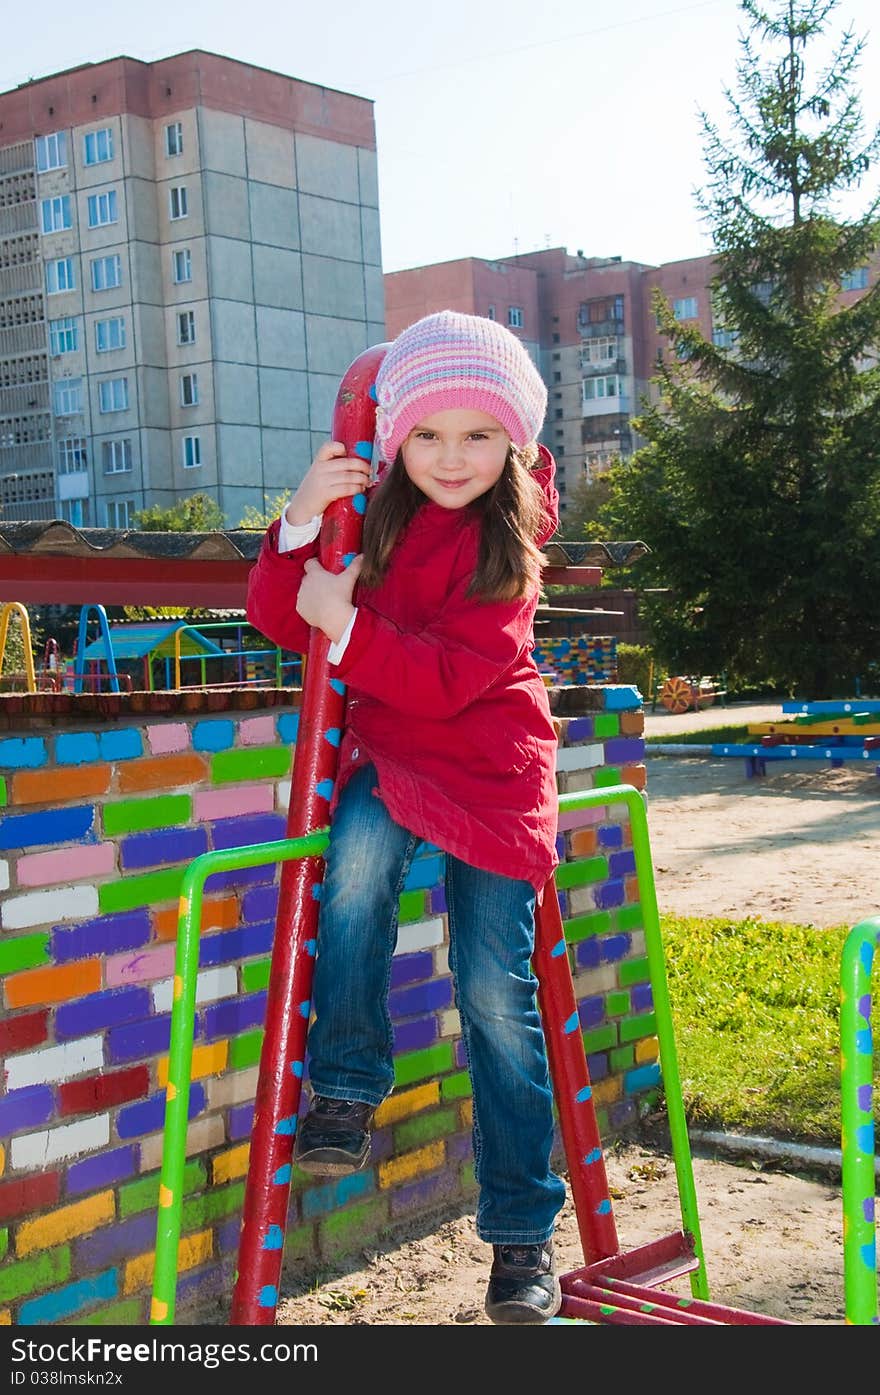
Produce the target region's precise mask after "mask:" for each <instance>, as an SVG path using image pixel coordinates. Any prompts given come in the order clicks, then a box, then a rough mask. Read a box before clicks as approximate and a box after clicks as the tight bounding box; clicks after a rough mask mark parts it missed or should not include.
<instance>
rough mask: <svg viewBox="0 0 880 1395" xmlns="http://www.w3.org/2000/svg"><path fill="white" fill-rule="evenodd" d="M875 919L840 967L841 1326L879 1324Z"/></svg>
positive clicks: (878, 931)
mask: <svg viewBox="0 0 880 1395" xmlns="http://www.w3.org/2000/svg"><path fill="white" fill-rule="evenodd" d="M878 944H880V916H875V917H873V918H872V919H870V920H862V921H860V922H859V923H858V925H854V926H853V928H852V930H850V932H849V934H848V935H847V937H846V940H845V942H844V946H843V953H842V955H841V964H840V1091H841V1158H842V1187H843V1278H844V1294H845V1301H846V1321H847V1322H848V1323H855V1324H875V1323H880V1310H878V1301H877V1218H876V1189H877V1183H876V1161H875V1138H874V1112H873V1084H874V1080H873V1076H874V1043H873V1036H872V1032H871V970H872V968H873V964H874V950H875V947H876V946H877V945H878Z"/></svg>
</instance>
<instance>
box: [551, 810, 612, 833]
mask: <svg viewBox="0 0 880 1395" xmlns="http://www.w3.org/2000/svg"><path fill="white" fill-rule="evenodd" d="M607 817H608V810H607V809H606V808H605V806H604V805H603V806H602V807H601V808H598V809H573V810H572V811H571V813H569V814H560V815H559V822H558V823H557V825H556V826H557V828H558V830H559V832H560V833H564V832H565V831H566V829H569V828H586V827H587V825H588V824H591V823H602V821H603V820H604V819H606V818H607Z"/></svg>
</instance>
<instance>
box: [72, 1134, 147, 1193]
mask: <svg viewBox="0 0 880 1395" xmlns="http://www.w3.org/2000/svg"><path fill="white" fill-rule="evenodd" d="M139 1164H140V1149H139V1148H138V1146H137V1144H127V1145H126V1146H125V1147H124V1148H112V1149H111V1150H110V1152H109V1153H96V1154H95V1156H94V1157H92V1158H84V1159H83V1160H82V1162H78V1163H72V1164H71V1166H70V1167H69V1168H68V1169H67V1192H68V1195H69V1196H82V1195H84V1194H85V1193H86V1192H97V1191H102V1190H103V1189H104V1188H105V1187H112V1186H115V1185H116V1184H117V1183H118V1182H124V1181H126V1180H127V1178H129V1177H134V1176H136V1174H137V1172H138V1170H139Z"/></svg>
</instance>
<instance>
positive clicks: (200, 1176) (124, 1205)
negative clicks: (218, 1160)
mask: <svg viewBox="0 0 880 1395" xmlns="http://www.w3.org/2000/svg"><path fill="white" fill-rule="evenodd" d="M161 1175H162V1174H161V1172H151V1173H149V1174H148V1175H147V1176H146V1177H139V1178H138V1180H137V1181H136V1182H126V1183H124V1184H123V1185H122V1186H120V1188H119V1215H120V1217H124V1216H136V1215H137V1214H138V1213H139V1212H141V1211H149V1210H150V1209H151V1208H152V1207H156V1206H158V1204H159V1179H160V1177H161ZM207 1181H208V1173H207V1169H206V1167H205V1165H204V1163H201V1162H188V1163H186V1164H185V1166H184V1169H183V1195H184V1196H186V1194H187V1192H195V1191H200V1190H201V1189H202V1188H203V1187H204V1186H206V1185H207Z"/></svg>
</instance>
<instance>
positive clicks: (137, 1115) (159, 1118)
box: [116, 1081, 206, 1138]
mask: <svg viewBox="0 0 880 1395" xmlns="http://www.w3.org/2000/svg"><path fill="white" fill-rule="evenodd" d="M205 1103H206V1097H205V1087H204V1085H201V1084H200V1083H199V1081H194V1083H193V1084H192V1085H191V1086H190V1090H189V1105H188V1107H187V1118H188V1119H194V1118H195V1117H196V1115H197V1114H200V1113H201V1112H202V1110H203V1109H204V1107H205ZM164 1122H165V1091H164V1090H157V1092H156V1094H155V1095H151V1096H150V1098H149V1099H148V1100H141V1101H139V1102H138V1103H137V1104H127V1105H125V1107H124V1108H123V1109H120V1111H119V1113H118V1114H117V1116H116V1132H117V1133H118V1134H119V1137H120V1138H139V1137H140V1136H141V1135H142V1134H145V1133H155V1132H156V1130H157V1129H161V1127H162V1125H163V1124H164Z"/></svg>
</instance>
